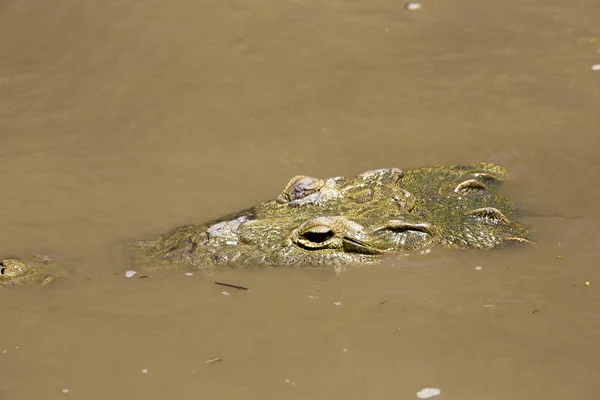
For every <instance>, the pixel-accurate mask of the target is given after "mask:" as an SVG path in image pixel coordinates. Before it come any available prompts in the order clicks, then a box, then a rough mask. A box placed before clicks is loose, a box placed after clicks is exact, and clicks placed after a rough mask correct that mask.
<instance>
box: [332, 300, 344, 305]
mask: <svg viewBox="0 0 600 400" xmlns="http://www.w3.org/2000/svg"><path fill="white" fill-rule="evenodd" d="M333 304H335V305H336V306H341V305H342V302H341V301H336V302H335V303H333Z"/></svg>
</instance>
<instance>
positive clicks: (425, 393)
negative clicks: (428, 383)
mask: <svg viewBox="0 0 600 400" xmlns="http://www.w3.org/2000/svg"><path fill="white" fill-rule="evenodd" d="M441 393H442V391H441V390H440V389H438V388H425V389H423V390H420V391H418V392H417V397H418V398H420V399H428V398H430V397H433V396H439V395H440V394H441Z"/></svg>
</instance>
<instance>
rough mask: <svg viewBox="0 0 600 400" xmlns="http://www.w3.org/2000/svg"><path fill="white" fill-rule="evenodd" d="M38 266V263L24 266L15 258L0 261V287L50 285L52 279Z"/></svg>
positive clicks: (24, 264)
mask: <svg viewBox="0 0 600 400" xmlns="http://www.w3.org/2000/svg"><path fill="white" fill-rule="evenodd" d="M40 264H41V263H40V262H33V263H29V264H26V263H24V262H23V261H21V260H19V259H17V258H5V259H3V260H0V287H9V286H17V285H22V284H28V283H36V284H40V285H45V284H47V283H50V282H51V281H52V280H54V277H53V276H52V275H49V274H46V273H45V272H44V270H43V268H42V267H41V265H40Z"/></svg>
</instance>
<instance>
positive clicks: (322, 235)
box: [296, 225, 335, 249]
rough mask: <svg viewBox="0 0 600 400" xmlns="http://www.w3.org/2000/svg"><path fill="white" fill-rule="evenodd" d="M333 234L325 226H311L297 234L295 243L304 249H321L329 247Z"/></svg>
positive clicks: (329, 228) (328, 227)
mask: <svg viewBox="0 0 600 400" xmlns="http://www.w3.org/2000/svg"><path fill="white" fill-rule="evenodd" d="M334 237H335V232H334V231H333V230H332V229H331V227H330V226H327V225H313V226H309V227H307V228H305V229H304V230H303V231H301V232H299V235H298V237H297V239H296V243H298V245H300V246H301V247H304V248H305V249H323V248H327V247H330V245H331V244H332V239H333V238H334Z"/></svg>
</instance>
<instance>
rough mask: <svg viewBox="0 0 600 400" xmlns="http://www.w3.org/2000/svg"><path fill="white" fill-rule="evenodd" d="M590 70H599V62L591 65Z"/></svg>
mask: <svg viewBox="0 0 600 400" xmlns="http://www.w3.org/2000/svg"><path fill="white" fill-rule="evenodd" d="M592 71H600V64H594V65H592Z"/></svg>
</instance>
